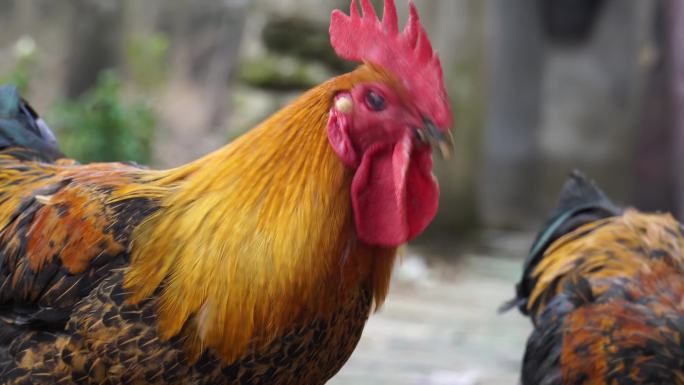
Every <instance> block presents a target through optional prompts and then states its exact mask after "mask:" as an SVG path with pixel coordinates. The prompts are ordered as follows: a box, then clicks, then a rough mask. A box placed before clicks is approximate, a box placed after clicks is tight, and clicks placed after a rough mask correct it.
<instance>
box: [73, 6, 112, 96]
mask: <svg viewBox="0 0 684 385" xmlns="http://www.w3.org/2000/svg"><path fill="white" fill-rule="evenodd" d="M69 4H70V5H71V7H72V10H73V11H72V12H73V20H72V26H71V28H72V30H71V47H70V49H69V50H70V54H69V61H68V64H67V65H68V67H69V69H68V72H67V75H66V79H67V80H66V93H67V96H69V97H72V98H73V97H77V96H79V95H81V94H82V93H83V92H85V91H87V90H88V89H90V88H91V87H92V86H93V85H94V84H95V83H96V82H97V77H98V75H99V73H100V72H101V71H102V70H105V69H108V68H113V67H116V66H117V65H118V64H119V59H120V55H121V46H120V44H121V43H122V40H123V39H122V38H121V37H122V36H123V35H122V15H123V13H122V10H123V7H122V4H123V3H122V2H121V1H104V0H72V1H71V2H69Z"/></svg>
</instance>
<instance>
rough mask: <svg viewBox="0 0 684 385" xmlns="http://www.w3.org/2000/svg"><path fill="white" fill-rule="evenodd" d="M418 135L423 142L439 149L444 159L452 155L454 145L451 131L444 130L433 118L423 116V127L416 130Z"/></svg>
mask: <svg viewBox="0 0 684 385" xmlns="http://www.w3.org/2000/svg"><path fill="white" fill-rule="evenodd" d="M416 135H417V136H418V139H420V140H421V141H422V142H423V143H425V144H429V145H430V146H432V147H433V148H436V149H438V150H439V153H440V154H442V157H443V158H444V159H449V158H450V157H451V150H452V149H453V147H454V141H453V138H452V136H451V131H449V130H447V131H442V130H440V129H439V128H437V126H436V125H435V124H434V123H433V122H432V120H430V119H429V118H425V117H423V127H422V128H420V129H418V130H416Z"/></svg>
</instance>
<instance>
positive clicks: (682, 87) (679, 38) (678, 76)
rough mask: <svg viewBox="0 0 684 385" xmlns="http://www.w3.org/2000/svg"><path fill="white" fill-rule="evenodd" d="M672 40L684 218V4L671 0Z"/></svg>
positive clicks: (680, 210)
mask: <svg viewBox="0 0 684 385" xmlns="http://www.w3.org/2000/svg"><path fill="white" fill-rule="evenodd" d="M669 6H670V7H671V9H670V12H669V15H670V17H671V19H670V23H669V24H670V26H671V32H670V40H669V43H670V44H669V49H670V50H671V54H672V62H673V63H672V71H671V73H672V79H671V81H672V83H671V84H672V87H673V91H674V92H673V93H672V95H673V98H674V103H673V106H674V108H673V110H674V131H675V133H674V137H675V140H674V141H673V143H674V149H673V152H674V156H673V157H672V161H673V162H674V164H673V170H674V173H675V180H676V182H677V189H676V191H677V203H678V207H677V213H678V217H679V218H680V219H682V218H684V170H682V165H683V164H684V2H682V1H680V0H670V1H669Z"/></svg>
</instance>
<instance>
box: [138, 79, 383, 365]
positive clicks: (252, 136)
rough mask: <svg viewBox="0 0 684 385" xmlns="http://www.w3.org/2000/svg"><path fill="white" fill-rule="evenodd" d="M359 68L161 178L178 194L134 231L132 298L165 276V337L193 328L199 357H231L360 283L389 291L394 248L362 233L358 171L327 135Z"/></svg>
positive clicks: (331, 305) (319, 311) (192, 345)
mask: <svg viewBox="0 0 684 385" xmlns="http://www.w3.org/2000/svg"><path fill="white" fill-rule="evenodd" d="M352 74H353V73H352ZM350 76H351V75H344V76H342V77H340V78H337V79H334V80H333V81H330V82H328V83H325V84H323V85H321V86H319V87H317V88H315V89H313V90H311V91H309V92H308V93H306V94H305V95H303V96H302V97H300V98H299V99H298V100H296V101H295V102H294V103H292V104H291V105H290V106H288V107H286V108H284V109H283V110H281V111H280V112H278V113H276V114H275V115H273V116H272V117H271V118H269V119H268V120H266V121H265V122H264V123H262V124H261V125H259V126H258V127H256V128H255V129H253V130H252V131H250V132H249V133H247V134H245V135H244V136H242V137H241V138H239V139H237V140H236V141H234V142H233V143H231V144H229V145H227V146H226V147H224V148H222V149H220V150H218V151H216V152H214V153H212V154H210V155H208V156H206V157H204V158H202V159H200V160H198V161H196V162H194V163H191V164H189V165H187V166H184V167H181V168H179V169H177V170H171V171H169V173H168V174H167V175H165V176H164V177H162V178H161V179H160V183H168V185H169V186H174V187H173V188H174V192H173V193H171V194H169V196H168V197H166V198H165V199H163V200H162V209H161V210H159V212H158V213H156V214H155V215H154V216H153V217H152V218H151V219H150V220H149V221H147V222H146V223H144V224H143V225H141V226H140V228H139V229H138V230H137V233H136V237H135V241H134V243H133V255H132V262H131V267H130V269H129V271H128V273H127V275H126V286H127V288H129V289H131V291H132V292H133V293H134V294H133V296H132V301H134V302H135V301H138V300H141V299H143V298H145V297H147V296H149V295H151V294H152V293H153V292H154V291H155V290H156V289H157V287H159V285H160V284H161V283H162V281H164V289H163V290H162V292H161V295H160V298H159V302H160V306H159V327H160V332H161V334H162V336H163V337H166V338H170V337H172V336H174V335H176V334H178V333H179V332H181V330H184V331H185V330H189V331H188V332H189V333H190V335H189V338H188V339H187V340H188V341H190V342H189V343H188V344H189V349H190V350H191V352H192V353H193V354H194V355H199V353H200V352H201V351H202V349H203V348H204V347H207V346H209V347H213V348H214V349H215V350H216V351H217V352H218V353H219V354H220V355H221V356H223V357H224V358H225V359H226V360H231V359H233V358H235V357H236V356H237V355H238V354H240V353H242V352H244V349H246V348H247V347H248V346H249V344H250V343H254V342H255V341H261V342H267V341H269V340H270V339H273V338H275V337H276V336H277V335H278V334H279V333H281V332H283V331H284V330H285V329H287V328H289V327H292V326H293V325H295V324H297V323H300V322H307V321H310V320H311V319H313V318H316V317H324V316H325V315H326V314H329V313H330V312H332V311H333V310H334V309H335V308H336V307H338V306H341V305H343V304H344V301H345V299H347V298H349V297H350V293H351V291H354V290H358V289H359V287H361V286H368V285H370V286H371V287H372V288H373V290H374V292H375V296H376V302H377V303H380V302H381V301H382V299H383V298H384V296H385V293H386V291H387V286H388V282H389V276H390V272H391V269H392V264H393V262H394V255H395V250H394V249H381V248H375V247H370V246H367V245H364V244H361V243H360V242H357V240H356V237H355V235H354V225H353V215H352V210H351V204H350V197H349V190H350V184H351V179H352V176H353V170H350V169H349V168H347V167H346V166H345V165H344V164H343V163H342V162H341V161H340V160H339V159H338V158H337V156H336V155H335V153H334V152H333V151H332V149H331V147H330V145H329V143H328V138H327V130H326V126H327V119H328V112H329V110H330V108H331V107H332V103H333V99H334V95H335V94H336V93H337V91H338V90H339V89H344V88H341V87H345V86H348V84H347V83H348V82H350V81H351V80H350V79H348V78H349V77H350ZM236 309H237V310H236ZM188 322H192V327H190V328H188V327H185V328H184V326H185V325H186V323H188Z"/></svg>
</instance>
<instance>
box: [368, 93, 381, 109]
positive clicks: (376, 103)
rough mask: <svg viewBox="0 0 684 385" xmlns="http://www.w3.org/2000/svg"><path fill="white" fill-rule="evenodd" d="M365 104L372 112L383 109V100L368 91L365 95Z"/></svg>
mask: <svg viewBox="0 0 684 385" xmlns="http://www.w3.org/2000/svg"><path fill="white" fill-rule="evenodd" d="M366 103H368V107H370V109H371V110H373V111H382V110H384V109H385V98H383V97H382V95H380V94H377V93H375V92H373V91H369V92H368V94H367V95H366Z"/></svg>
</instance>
